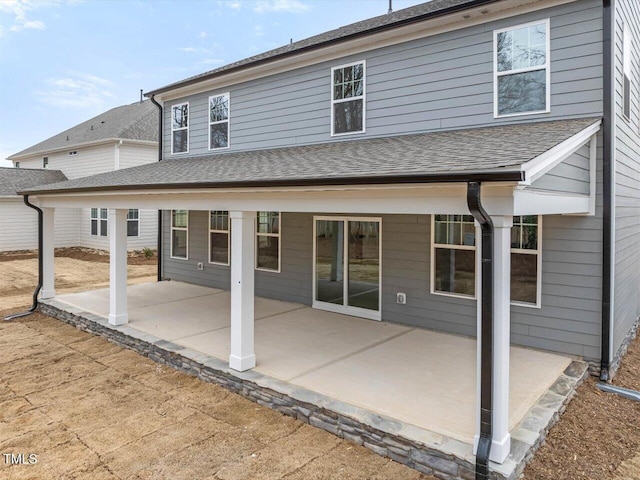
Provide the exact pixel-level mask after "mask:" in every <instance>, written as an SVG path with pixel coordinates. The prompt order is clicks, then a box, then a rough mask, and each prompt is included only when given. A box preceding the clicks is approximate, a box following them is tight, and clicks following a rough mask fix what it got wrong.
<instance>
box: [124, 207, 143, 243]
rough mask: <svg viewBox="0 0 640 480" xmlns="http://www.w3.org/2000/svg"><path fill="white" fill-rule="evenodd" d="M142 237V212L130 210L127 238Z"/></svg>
mask: <svg viewBox="0 0 640 480" xmlns="http://www.w3.org/2000/svg"><path fill="white" fill-rule="evenodd" d="M139 236H140V211H139V210H138V209H137V208H130V209H129V211H128V212H127V237H139Z"/></svg>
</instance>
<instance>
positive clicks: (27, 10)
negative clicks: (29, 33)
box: [0, 0, 59, 35]
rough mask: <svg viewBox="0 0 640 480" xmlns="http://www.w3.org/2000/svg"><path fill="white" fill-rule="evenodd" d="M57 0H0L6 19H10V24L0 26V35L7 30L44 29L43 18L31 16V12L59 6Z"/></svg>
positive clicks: (0, 8)
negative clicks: (37, 18) (35, 18)
mask: <svg viewBox="0 0 640 480" xmlns="http://www.w3.org/2000/svg"><path fill="white" fill-rule="evenodd" d="M58 5H59V2H57V1H42V0H0V13H2V14H3V15H2V17H4V18H2V17H0V18H2V19H3V23H4V19H5V18H8V19H9V22H8V23H9V24H8V25H2V26H0V35H3V34H4V33H5V32H6V31H7V30H8V31H10V32H19V31H20V30H44V29H45V28H46V26H45V24H44V22H43V21H42V20H34V19H32V18H29V17H30V16H31V14H32V13H33V12H34V11H35V10H38V9H40V8H43V7H48V6H58Z"/></svg>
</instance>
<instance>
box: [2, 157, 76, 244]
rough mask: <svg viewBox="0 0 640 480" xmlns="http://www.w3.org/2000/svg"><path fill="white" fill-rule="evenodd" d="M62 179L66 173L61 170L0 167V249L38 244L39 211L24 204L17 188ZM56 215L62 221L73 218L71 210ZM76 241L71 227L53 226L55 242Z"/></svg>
mask: <svg viewBox="0 0 640 480" xmlns="http://www.w3.org/2000/svg"><path fill="white" fill-rule="evenodd" d="M65 180H67V177H65V175H64V173H62V172H61V171H60V170H41V169H37V170H32V169H26V168H5V167H0V251H5V252H6V251H11V250H29V249H33V248H37V247H38V215H37V214H36V211H35V210H33V209H32V208H29V207H27V206H26V205H25V204H24V197H23V196H22V195H18V194H17V192H19V191H21V190H25V189H27V188H33V187H35V186H37V185H46V184H48V183H56V182H63V181H65ZM69 214H71V215H70V216H69ZM58 215H59V218H58V219H57V220H58V221H59V222H61V223H67V222H69V223H71V224H73V222H74V221H75V218H74V211H73V210H66V209H65V210H60V212H59V214H58ZM67 217H70V218H67ZM69 234H70V235H69ZM75 241H77V235H75V234H74V232H73V231H69V230H67V229H65V228H58V229H56V232H55V242H56V245H73V244H74V242H75Z"/></svg>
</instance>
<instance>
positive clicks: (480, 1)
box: [144, 0, 501, 98]
mask: <svg viewBox="0 0 640 480" xmlns="http://www.w3.org/2000/svg"><path fill="white" fill-rule="evenodd" d="M499 1H501V0H475V1H472V2H470V3H466V4H462V5H454V6H452V7H448V8H445V9H442V10H437V11H435V12H428V13H425V14H422V15H419V16H416V17H411V18H407V19H403V20H399V21H397V22H395V23H391V24H387V25H380V26H378V27H374V28H370V29H368V30H364V31H361V32H355V33H352V34H350V35H345V36H343V37H339V38H335V39H331V40H326V41H324V42H319V43H317V44H313V45H309V46H307V47H302V48H299V49H296V50H291V51H288V52H283V53H280V54H278V55H274V56H273V57H268V58H264V59H259V60H255V61H253V62H250V63H246V64H243V65H238V66H237V67H232V68H229V69H227V70H223V71H221V72H216V73H211V74H209V75H202V76H200V77H196V78H191V79H188V80H185V81H182V82H177V83H172V84H170V85H167V86H164V87H160V88H156V89H155V90H151V91H149V92H146V93H144V96H145V97H147V98H151V97H153V96H154V95H159V94H162V93H166V92H170V91H172V90H175V89H178V88H183V87H188V86H190V85H195V84H198V83H200V82H203V81H207V80H210V79H212V78H216V77H217V76H221V75H227V74H229V73H234V72H238V71H242V70H245V69H248V68H253V67H257V66H260V65H265V64H269V63H272V62H275V61H278V60H282V59H284V58H288V57H293V56H296V55H300V54H303V53H307V52H310V51H313V50H319V49H321V48H325V47H328V46H331V45H336V44H338V43H343V42H347V41H349V40H353V39H356V38H360V37H366V36H369V35H374V34H376V33H380V32H384V31H388V30H393V29H396V28H400V27H403V26H407V25H412V24H415V23H420V22H422V21H425V20H430V19H434V18H438V17H443V16H446V15H450V14H454V13H459V12H463V11H465V10H470V9H472V8H477V7H479V6H482V5H488V4H491V3H497V2H499Z"/></svg>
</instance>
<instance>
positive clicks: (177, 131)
mask: <svg viewBox="0 0 640 480" xmlns="http://www.w3.org/2000/svg"><path fill="white" fill-rule="evenodd" d="M182 143H184V145H182ZM176 147H178V148H176ZM171 153H172V154H176V153H189V102H186V103H180V104H178V105H173V106H172V107H171Z"/></svg>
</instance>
